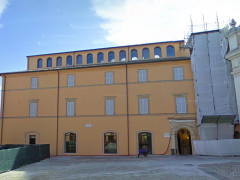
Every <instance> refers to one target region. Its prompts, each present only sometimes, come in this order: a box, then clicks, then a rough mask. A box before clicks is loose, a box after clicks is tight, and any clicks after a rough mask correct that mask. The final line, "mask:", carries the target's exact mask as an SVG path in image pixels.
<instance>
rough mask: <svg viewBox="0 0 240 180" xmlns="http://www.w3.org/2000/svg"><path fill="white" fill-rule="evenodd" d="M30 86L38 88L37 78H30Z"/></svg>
mask: <svg viewBox="0 0 240 180" xmlns="http://www.w3.org/2000/svg"><path fill="white" fill-rule="evenodd" d="M31 88H38V78H32V82H31Z"/></svg>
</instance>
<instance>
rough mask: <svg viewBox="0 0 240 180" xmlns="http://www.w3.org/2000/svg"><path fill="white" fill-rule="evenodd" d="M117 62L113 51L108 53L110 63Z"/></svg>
mask: <svg viewBox="0 0 240 180" xmlns="http://www.w3.org/2000/svg"><path fill="white" fill-rule="evenodd" d="M114 61H115V55H114V52H113V51H110V52H109V53H108V62H114Z"/></svg>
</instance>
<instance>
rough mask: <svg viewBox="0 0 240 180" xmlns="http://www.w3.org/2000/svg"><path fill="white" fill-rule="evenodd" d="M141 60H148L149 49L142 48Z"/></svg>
mask: <svg viewBox="0 0 240 180" xmlns="http://www.w3.org/2000/svg"><path fill="white" fill-rule="evenodd" d="M142 58H143V59H149V49H148V48H143V50H142Z"/></svg>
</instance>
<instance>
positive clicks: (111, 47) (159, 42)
mask: <svg viewBox="0 0 240 180" xmlns="http://www.w3.org/2000/svg"><path fill="white" fill-rule="evenodd" d="M174 42H184V40H177V41H163V42H154V43H146V44H133V45H126V46H114V47H105V48H96V49H85V50H75V51H66V52H58V53H47V54H38V55H30V56H27V57H34V56H44V55H52V54H63V53H74V52H80V51H81V52H83V51H94V50H102V49H111V48H123V47H130V46H143V45H151V44H160V43H174Z"/></svg>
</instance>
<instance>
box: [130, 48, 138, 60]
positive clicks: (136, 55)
mask: <svg viewBox="0 0 240 180" xmlns="http://www.w3.org/2000/svg"><path fill="white" fill-rule="evenodd" d="M131 59H132V60H137V59H138V52H137V50H136V49H133V50H131Z"/></svg>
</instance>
